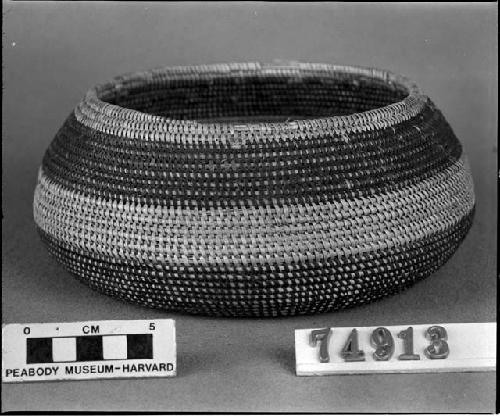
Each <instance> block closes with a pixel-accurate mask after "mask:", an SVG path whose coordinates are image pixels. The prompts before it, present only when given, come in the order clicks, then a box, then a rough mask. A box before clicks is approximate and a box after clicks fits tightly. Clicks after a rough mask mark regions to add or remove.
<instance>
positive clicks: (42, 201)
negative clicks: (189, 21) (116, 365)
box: [34, 63, 474, 316]
mask: <svg viewBox="0 0 500 416" xmlns="http://www.w3.org/2000/svg"><path fill="white" fill-rule="evenodd" d="M473 212H474V192H473V183H472V179H471V175H470V171H469V167H468V163H467V160H466V158H465V156H464V154H463V150H462V147H461V145H460V143H459V141H458V140H457V138H456V137H455V135H454V134H453V131H452V130H451V128H450V126H449V125H448V123H447V122H446V121H445V119H444V118H443V115H442V114H441V112H440V111H439V110H438V109H436V107H435V106H434V104H433V103H432V102H431V101H430V100H429V98H427V97H426V96H425V95H422V94H421V93H420V92H419V90H418V88H417V87H416V86H415V85H414V84H413V83H411V82H410V81H408V80H407V79H405V78H403V77H401V76H397V75H394V74H392V73H389V72H386V71H381V70H372V69H363V68H354V67H345V66H335V65H323V64H299V63H297V64H289V65H265V64H256V63H249V64H227V65H226V64H223V65H209V66H195V67H175V68H164V69H159V70H152V71H148V72H140V73H136V74H132V75H127V76H122V77H118V78H115V79H114V80H112V81H111V82H109V83H105V84H102V85H99V86H97V87H95V88H93V89H91V90H90V91H89V92H88V93H87V94H86V95H85V97H84V99H83V101H81V102H80V103H79V104H78V106H77V107H76V108H75V110H74V111H73V112H72V113H71V114H70V115H69V117H68V118H67V120H66V121H65V123H64V125H63V126H62V128H61V129H60V130H59V131H58V133H57V134H56V137H55V138H54V140H53V141H52V143H51V144H50V146H49V148H48V150H47V152H46V154H45V156H44V158H43V163H42V166H41V168H40V171H39V176H38V184H37V187H36V191H35V197H34V218H35V221H36V224H37V227H38V230H39V232H40V234H41V237H42V239H43V241H44V242H45V243H46V244H47V246H48V248H49V250H50V252H51V253H52V254H53V255H54V256H55V257H56V258H57V259H58V260H59V261H60V262H61V263H62V264H64V265H65V266H66V267H67V268H68V270H70V271H71V272H72V273H74V274H75V275H76V276H77V277H78V278H79V279H80V280H82V281H83V282H85V283H87V284H88V285H89V286H90V287H92V288H94V289H97V290H99V291H101V292H104V293H106V294H108V295H111V296H115V297H118V298H121V299H123V300H127V301H130V302H135V303H139V304H143V305H147V306H151V307H157V308H164V309H167V310H170V311H182V312H187V313H195V314H206V315H223V316H280V315H295V314H306V313H317V312H324V311H330V310H334V309H339V308H345V307H349V306H353V305H359V304H363V303H366V302H370V301H373V300H375V299H378V298H381V297H382V296H386V295H389V294H392V293H395V292H398V291H400V290H402V289H403V288H406V287H408V286H410V285H411V284H413V283H414V282H416V281H418V280H420V279H423V278H425V277H427V276H429V275H430V274H431V273H432V272H434V271H435V270H437V269H438V268H439V267H440V266H442V265H443V264H444V263H445V262H446V261H447V260H448V259H449V258H450V256H451V255H452V254H453V253H454V252H455V250H456V249H457V247H458V246H459V244H460V243H461V241H462V240H463V238H464V237H465V235H466V234H467V232H468V230H469V228H470V226H471V222H472V218H473Z"/></svg>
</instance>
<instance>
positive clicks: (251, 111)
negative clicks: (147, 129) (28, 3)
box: [100, 70, 409, 122]
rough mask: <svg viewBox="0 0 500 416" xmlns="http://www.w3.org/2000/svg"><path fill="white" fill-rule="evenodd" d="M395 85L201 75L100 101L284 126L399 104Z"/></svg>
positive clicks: (149, 82)
mask: <svg viewBox="0 0 500 416" xmlns="http://www.w3.org/2000/svg"><path fill="white" fill-rule="evenodd" d="M408 94H409V92H408V89H407V88H406V87H405V86H403V85H401V84H398V83H395V82H392V83H388V82H386V81H385V80H383V79H380V78H376V77H370V76H366V75H363V74H351V73H348V72H334V71H332V72H330V73H325V72H322V73H314V72H313V73H311V72H304V73H301V72H300V71H296V70H295V71H291V72H290V73H289V74H287V73H283V71H280V73H259V72H253V73H238V74H224V73H222V74H217V73H210V74H202V75H198V74H196V73H194V74H192V75H188V76H186V74H182V76H180V75H178V76H176V75H175V74H174V75H172V74H169V75H168V76H158V75H157V76H155V77H151V76H150V77H145V78H143V79H140V78H135V79H134V80H130V81H128V82H123V83H120V85H119V88H117V87H116V84H115V88H112V89H110V90H108V91H107V93H106V94H103V95H101V97H100V98H101V99H102V100H103V101H106V102H108V103H110V104H115V105H118V106H120V107H124V108H128V109H132V110H137V111H140V112H143V113H148V114H152V115H158V116H163V117H167V118H169V119H178V120H196V121H198V122H221V121H223V122H245V121H254V122H255V121H257V122H267V121H287V120H297V119H311V118H322V117H332V116H340V115H349V114H353V113H360V112H363V111H367V110H373V109H377V108H381V107H385V106H387V105H389V104H392V103H395V102H398V101H401V100H403V99H404V98H405V97H406V96H408Z"/></svg>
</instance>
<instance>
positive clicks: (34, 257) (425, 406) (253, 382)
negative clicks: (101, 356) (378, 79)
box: [2, 2, 498, 412]
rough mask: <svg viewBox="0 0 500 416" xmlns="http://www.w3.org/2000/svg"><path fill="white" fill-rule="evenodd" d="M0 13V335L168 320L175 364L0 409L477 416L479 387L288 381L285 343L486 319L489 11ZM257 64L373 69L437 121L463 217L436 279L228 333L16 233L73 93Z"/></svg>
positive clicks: (491, 66) (321, 6)
mask: <svg viewBox="0 0 500 416" xmlns="http://www.w3.org/2000/svg"><path fill="white" fill-rule="evenodd" d="M3 6H4V32H5V34H4V37H3V54H4V55H3V58H4V70H3V83H4V91H3V98H4V106H3V113H2V115H3V120H4V123H3V127H2V129H3V131H2V135H3V144H2V146H3V160H2V162H3V179H2V188H3V230H2V248H3V263H2V274H3V280H2V288H3V298H2V300H3V322H4V323H9V322H51V321H55V322H57V321H74V320H91V319H150V318H174V319H176V321H177V329H178V339H177V342H178V350H179V355H178V360H179V363H178V364H179V367H178V374H179V375H178V377H177V378H175V379H159V380H147V379H146V380H119V381H88V382H87V381H85V382H81V381H80V382H56V383H41V384H40V383H33V384H24V385H3V389H2V399H3V400H2V408H3V410H106V409H107V410H118V409H123V410H177V411H181V410H190V411H308V412H325V411H326V412H348V411H349V412H366V411H372V412H373V411H377V412H441V411H447V412H458V411H466V412H473V411H482V412H491V411H493V410H494V400H495V389H496V386H495V383H496V381H495V374H494V373H483V374H481V373H464V374H458V373H455V374H427V375H365V376H338V377H323V378H320V377H312V378H299V377H296V376H295V375H294V365H295V359H294V350H293V345H294V344H293V331H294V329H296V328H310V327H324V326H351V327H354V326H365V325H396V324H420V323H422V324H424V323H443V322H483V321H495V320H496V279H495V275H496V211H497V210H496V203H497V202H496V200H497V196H496V180H497V174H496V172H497V166H496V163H497V162H496V159H497V145H496V135H497V116H496V114H497V76H496V74H497V65H498V58H497V42H496V34H497V5H496V4H493V3H489V4H480V5H472V4H441V5H430V4H413V5H408V4H385V5H384V4H371V5H370V4H348V3H336V4H334V3H316V4H295V3H291V4H286V3H283V4H272V3H244V4H243V3H241V4H227V3H226V4H198V3H177V4H164V3H151V4H147V3H143V4H136V3H123V4H120V3H92V4H90V3H83V2H82V3H73V4H62V3H58V2H51V3H38V2H30V3H23V2H21V3H11V2H6V3H5V2H4V4H3ZM273 59H290V60H301V61H311V62H334V63H342V64H352V65H362V66H374V67H381V68H386V69H390V70H393V71H395V72H399V73H402V74H405V75H407V76H409V77H411V78H413V79H414V80H415V81H416V82H417V83H418V84H419V85H420V86H421V88H422V90H423V91H424V92H426V93H427V94H428V95H430V96H431V98H432V99H433V100H434V102H435V103H436V104H437V106H438V107H439V108H441V109H442V111H443V112H444V114H445V116H446V117H447V119H448V121H449V122H450V124H451V125H452V127H453V129H454V131H455V133H456V134H457V136H458V137H459V138H460V139H461V140H462V142H463V144H464V147H465V150H466V152H467V153H468V154H469V158H470V162H471V166H472V171H473V175H474V180H475V186H476V195H477V215H476V218H475V222H474V225H473V227H472V229H471V231H470V234H469V236H468V237H467V239H466V241H465V242H464V244H463V245H462V246H461V247H460V249H459V250H458V251H457V253H456V254H455V256H454V257H453V258H452V259H451V260H450V261H449V262H448V263H447V264H446V265H445V266H444V267H443V268H442V269H441V270H440V271H439V272H437V273H435V274H434V275H433V276H432V277H430V278H429V279H427V280H425V281H423V282H421V283H419V284H417V285H416V286H415V287H414V288H412V289H410V290H408V291H406V292H405V293H403V294H401V295H398V296H395V297H391V298H388V299H385V300H382V301H380V302H377V303H373V304H370V305H367V306H364V307H359V308H356V309H351V310H347V311H344V312H338V313H329V314H323V315H317V316H309V317H297V318H284V319H273V320H269V319H268V320H258V319H240V320H230V319H212V318H202V317H192V316H183V315H180V314H171V313H164V312H161V311H154V310H149V309H145V308H141V307H137V306H133V305H128V304H125V303H121V302H119V301H116V300H113V299H111V298H108V297H106V296H104V295H100V294H97V293H95V292H92V291H91V290H89V289H87V287H85V286H83V285H82V284H80V283H78V282H77V281H76V280H75V279H74V278H73V277H72V276H70V275H69V274H68V273H67V272H66V271H64V270H63V269H62V268H61V267H59V266H58V264H57V263H56V262H55V261H54V260H53V259H52V258H50V257H49V256H48V254H47V252H46V250H45V249H44V247H43V245H42V243H41V242H40V240H39V238H38V236H37V235H36V233H35V229H34V226H33V220H32V196H33V190H34V186H35V182H36V172H37V168H38V165H39V164H40V162H41V159H42V155H43V152H44V150H45V148H46V147H47V146H48V144H49V142H50V140H51V139H52V138H53V136H54V135H55V133H56V131H57V129H58V128H59V126H60V125H61V124H62V122H63V120H64V119H65V117H66V116H67V115H68V114H69V112H70V111H71V109H72V108H73V107H74V106H75V105H76V104H77V102H78V101H79V99H80V98H81V97H82V96H83V94H84V93H85V91H86V90H87V89H88V88H89V87H91V86H92V85H93V84H95V83H98V82H101V81H105V80H107V79H109V78H110V77H112V76H114V75H118V74H120V73H124V72H130V71H135V70H142V69H148V68H152V67H158V66H164V65H183V64H203V63H214V62H230V61H272V60H273ZM478 342H480V340H478Z"/></svg>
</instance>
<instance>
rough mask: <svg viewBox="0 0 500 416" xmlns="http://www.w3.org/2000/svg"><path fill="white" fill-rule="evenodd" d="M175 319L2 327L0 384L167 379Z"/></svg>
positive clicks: (173, 368)
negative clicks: (0, 376) (0, 380)
mask: <svg viewBox="0 0 500 416" xmlns="http://www.w3.org/2000/svg"><path fill="white" fill-rule="evenodd" d="M176 374H177V345H176V339H175V321H174V320H172V319H154V320H109V321H85V322H62V323H55V322H54V323H23V324H6V325H2V382H4V383H23V382H35V381H60V380H92V379H112V378H148V377H173V376H175V375H176Z"/></svg>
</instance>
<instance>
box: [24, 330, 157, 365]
mask: <svg viewBox="0 0 500 416" xmlns="http://www.w3.org/2000/svg"><path fill="white" fill-rule="evenodd" d="M152 358H153V335H152V334H127V335H105V336H102V335H88V336H78V337H52V338H27V339H26V364H41V363H63V362H79V361H103V360H135V359H152Z"/></svg>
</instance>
